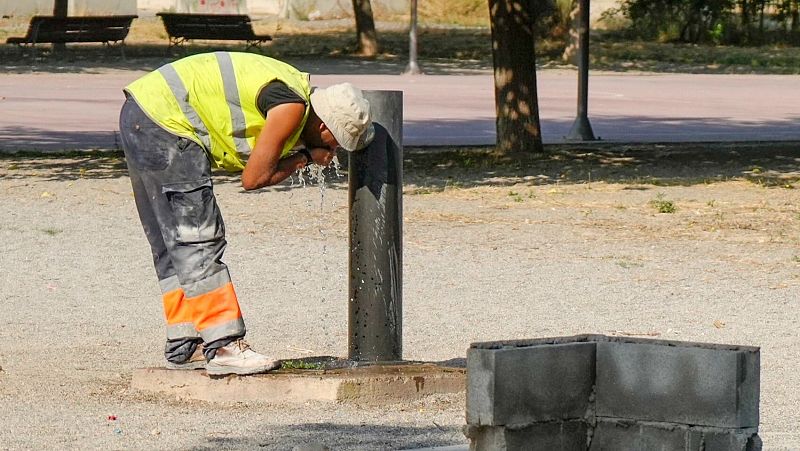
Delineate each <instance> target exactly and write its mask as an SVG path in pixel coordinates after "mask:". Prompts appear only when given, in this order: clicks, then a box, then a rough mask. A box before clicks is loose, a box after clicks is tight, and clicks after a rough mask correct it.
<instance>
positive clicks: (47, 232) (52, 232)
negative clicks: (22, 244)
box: [42, 227, 63, 236]
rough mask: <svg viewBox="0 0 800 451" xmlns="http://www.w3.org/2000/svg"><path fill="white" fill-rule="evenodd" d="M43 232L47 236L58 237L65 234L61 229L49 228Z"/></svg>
mask: <svg viewBox="0 0 800 451" xmlns="http://www.w3.org/2000/svg"><path fill="white" fill-rule="evenodd" d="M42 232H43V233H44V234H45V235H50V236H56V235H58V234H59V233H61V232H63V230H61V229H56V228H55V227H48V228H46V229H42Z"/></svg>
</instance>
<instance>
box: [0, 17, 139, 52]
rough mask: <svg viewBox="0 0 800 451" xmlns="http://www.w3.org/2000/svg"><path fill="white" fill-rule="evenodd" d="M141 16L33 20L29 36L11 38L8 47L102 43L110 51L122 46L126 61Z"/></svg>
mask: <svg viewBox="0 0 800 451" xmlns="http://www.w3.org/2000/svg"><path fill="white" fill-rule="evenodd" d="M136 17H138V16H83V17H81V16H72V17H54V16H33V17H32V18H31V22H30V24H29V26H28V32H27V33H26V34H25V36H22V37H10V38H8V39H7V40H6V43H7V44H17V45H18V46H20V47H22V46H24V45H30V46H36V44H44V43H49V44H55V43H67V42H100V43H103V44H105V45H108V46H109V47H110V46H111V45H113V44H119V47H120V50H121V52H122V57H123V58H125V38H126V37H127V36H128V32H129V31H130V29H131V23H132V22H133V19H135V18H136Z"/></svg>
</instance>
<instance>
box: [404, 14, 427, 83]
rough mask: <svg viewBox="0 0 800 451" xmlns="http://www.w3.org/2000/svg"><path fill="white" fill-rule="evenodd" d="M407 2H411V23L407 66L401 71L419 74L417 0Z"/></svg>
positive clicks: (420, 70) (420, 71)
mask: <svg viewBox="0 0 800 451" xmlns="http://www.w3.org/2000/svg"><path fill="white" fill-rule="evenodd" d="M409 3H411V25H410V26H409V30H408V66H406V70H405V71H404V72H403V73H404V74H409V75H419V74H421V73H422V69H420V68H419V64H417V0H410V2H409Z"/></svg>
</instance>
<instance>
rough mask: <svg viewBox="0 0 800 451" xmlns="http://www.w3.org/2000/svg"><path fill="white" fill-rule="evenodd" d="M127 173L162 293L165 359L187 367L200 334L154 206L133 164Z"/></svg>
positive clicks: (129, 165)
mask: <svg viewBox="0 0 800 451" xmlns="http://www.w3.org/2000/svg"><path fill="white" fill-rule="evenodd" d="M128 171H129V174H130V178H131V185H132V186H133V193H134V200H135V201H136V208H137V210H138V212H139V218H140V219H141V221H142V226H143V227H144V231H145V235H146V236H147V240H148V241H149V242H150V249H151V251H152V253H153V263H154V266H155V268H156V275H157V276H158V280H159V283H158V284H159V287H160V288H161V293H162V302H163V304H164V316H165V318H166V320H167V344H166V346H165V349H164V355H165V357H166V359H167V361H170V362H173V363H184V362H186V361H188V360H189V358H190V357H191V356H192V354H194V352H195V350H196V349H197V345H198V344H199V343H200V342H201V341H202V340H201V338H200V333H199V332H197V330H195V328H194V324H193V323H192V312H191V309H190V308H189V305H188V303H186V301H185V299H186V296H185V294H184V292H183V289H182V288H181V286H180V282H178V276H177V274H176V273H175V268H174V266H173V265H172V260H170V258H169V254H168V253H167V247H166V244H164V239H163V238H162V236H161V229H160V227H159V225H158V221H157V220H156V216H155V213H154V211H153V206H152V205H151V204H150V197H149V196H148V194H147V190H146V189H145V186H144V182H143V181H142V178H141V176H140V175H139V172H138V170H137V169H136V168H135V167H134V165H133V164H130V163H129V164H128Z"/></svg>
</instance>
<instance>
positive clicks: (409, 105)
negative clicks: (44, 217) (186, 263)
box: [0, 61, 800, 151]
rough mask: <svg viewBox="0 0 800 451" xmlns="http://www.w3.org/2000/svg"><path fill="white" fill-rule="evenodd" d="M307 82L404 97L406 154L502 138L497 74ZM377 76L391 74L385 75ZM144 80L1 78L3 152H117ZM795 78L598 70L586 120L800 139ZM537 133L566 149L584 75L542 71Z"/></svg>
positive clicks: (661, 130) (726, 136)
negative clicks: (134, 84) (137, 83)
mask: <svg viewBox="0 0 800 451" xmlns="http://www.w3.org/2000/svg"><path fill="white" fill-rule="evenodd" d="M293 64H295V65H296V66H297V67H299V68H300V69H301V70H305V71H308V72H311V74H312V83H313V84H315V85H319V86H327V85H330V84H333V83H339V82H343V81H350V82H352V83H354V84H356V85H357V86H359V87H361V88H362V89H387V90H402V91H403V92H404V139H405V144H406V145H415V146H417V145H481V144H492V143H494V140H495V126H494V117H495V116H494V115H495V109H494V93H493V81H492V76H491V73H489V72H488V71H484V72H477V73H472V74H469V75H422V76H403V75H386V74H380V75H373V74H364V73H363V72H364V71H365V70H369V67H368V66H365V65H362V66H359V67H351V66H349V65H348V64H353V63H348V62H338V63H337V62H333V63H331V62H324V63H321V64H315V63H314V62H308V61H305V62H304V61H300V62H293ZM377 71H378V72H382V73H385V72H386V70H384V69H380V70H377ZM144 73H145V71H135V70H131V71H127V70H108V71H106V72H104V73H80V71H75V72H72V73H70V72H57V71H51V72H39V73H32V74H6V75H4V76H3V77H2V78H0V111H2V115H0V150H2V151H16V150H44V151H51V150H52V151H60V150H79V149H87V148H104V149H108V148H117V144H116V131H117V117H118V111H119V107H120V106H121V104H122V99H123V96H122V92H121V90H122V87H124V86H125V85H126V84H128V83H130V82H131V81H133V80H135V79H136V78H137V77H139V76H141V75H142V74H144ZM797 82H798V81H797V77H796V76H791V75H787V76H783V75H707V74H703V75H693V74H631V73H610V72H605V73H591V74H590V80H589V119H590V121H591V124H592V127H593V129H594V133H595V135H596V136H597V137H600V138H602V139H603V140H604V141H617V142H681V141H694V142H699V141H765V140H797V139H800V125H798V124H800V112H798V110H797V105H800V90H798V89H796V88H797ZM538 89H539V105H540V117H541V122H542V135H543V138H544V141H545V142H547V143H554V142H559V141H562V140H563V136H564V135H565V134H567V132H568V131H569V128H570V126H571V125H572V122H573V120H574V119H575V112H576V103H577V100H576V92H577V73H576V72H575V71H569V70H540V71H539V73H538Z"/></svg>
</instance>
